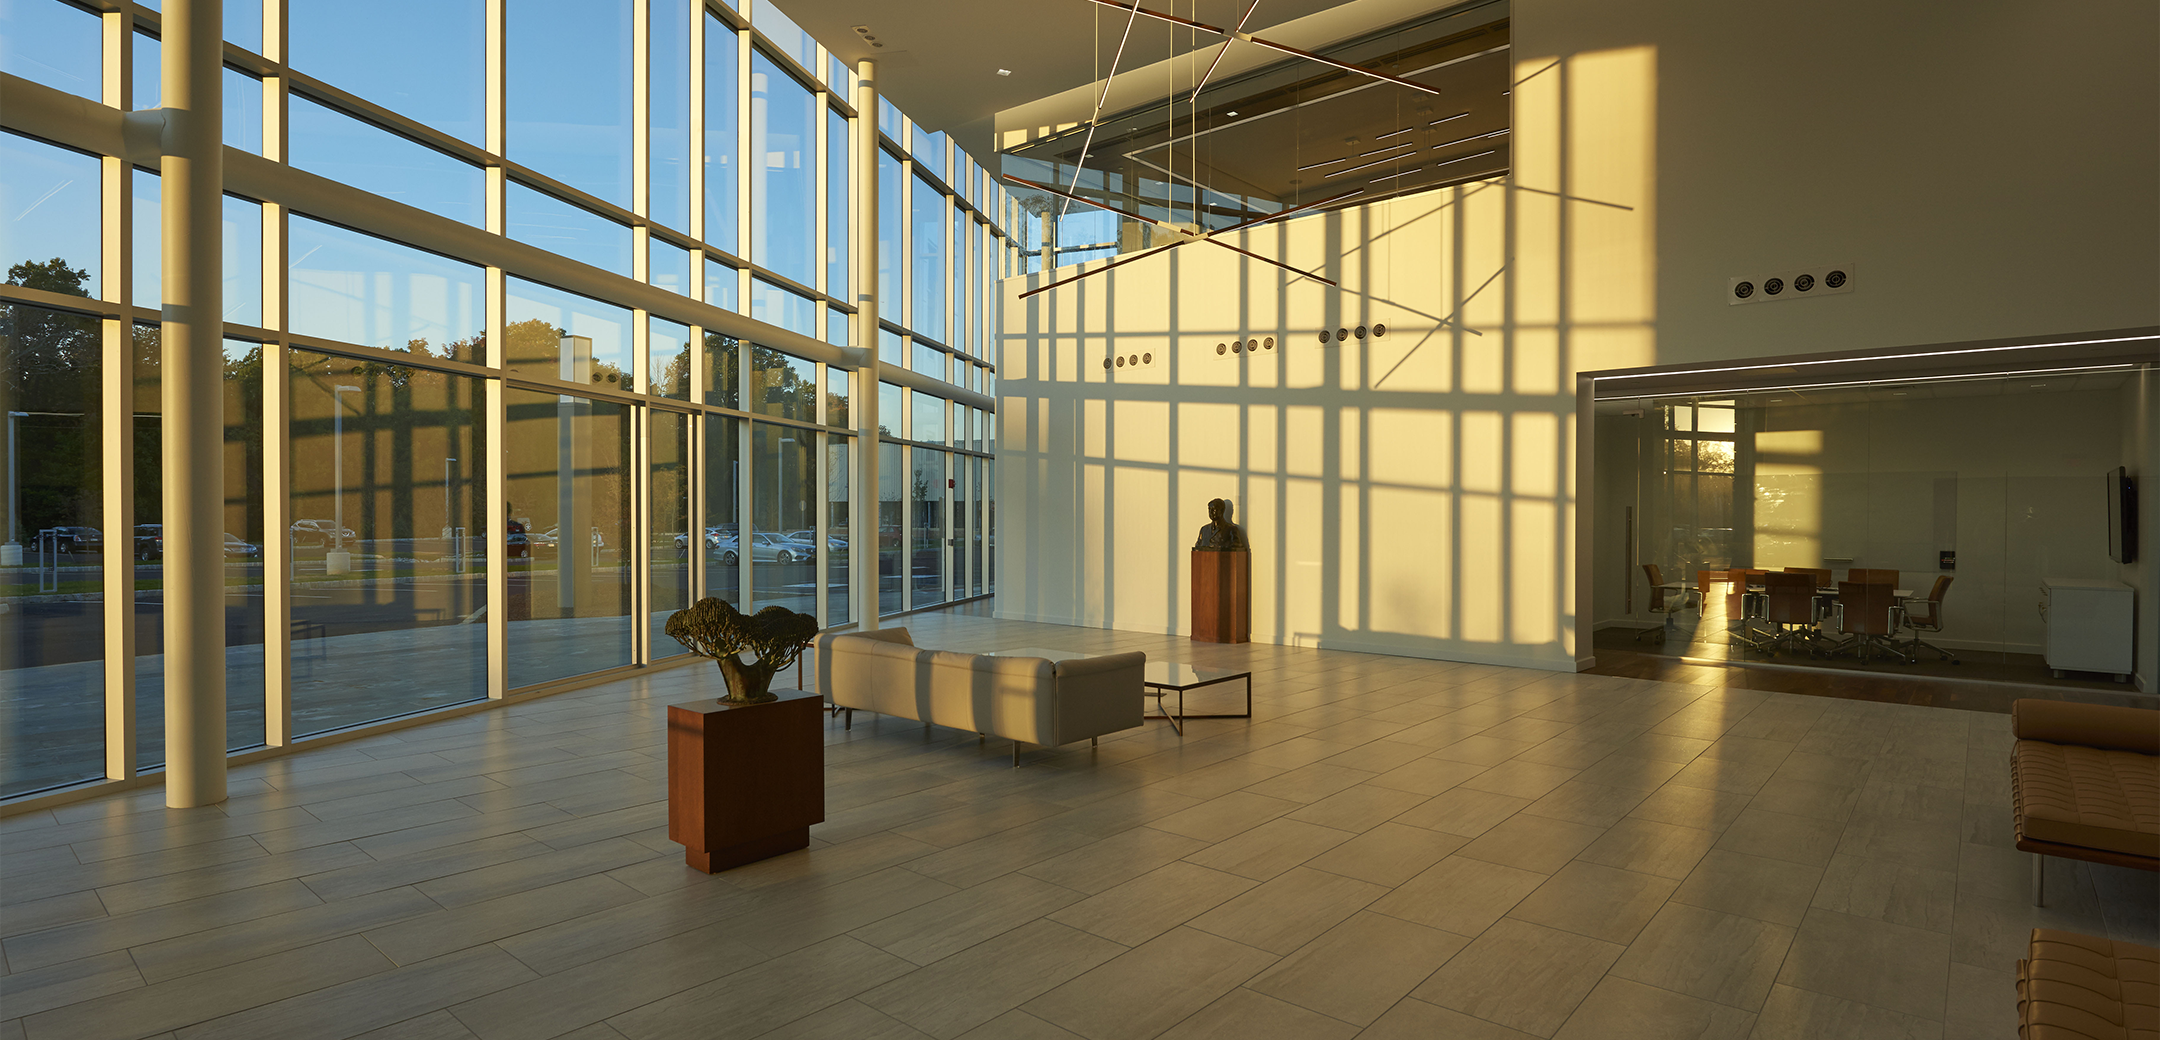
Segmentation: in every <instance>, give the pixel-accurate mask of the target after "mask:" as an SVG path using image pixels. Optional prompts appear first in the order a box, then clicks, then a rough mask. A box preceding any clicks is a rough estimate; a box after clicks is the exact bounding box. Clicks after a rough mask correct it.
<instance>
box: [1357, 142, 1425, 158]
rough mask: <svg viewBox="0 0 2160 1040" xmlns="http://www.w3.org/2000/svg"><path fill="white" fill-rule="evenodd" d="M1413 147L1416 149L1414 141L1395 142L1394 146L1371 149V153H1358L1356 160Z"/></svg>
mask: <svg viewBox="0 0 2160 1040" xmlns="http://www.w3.org/2000/svg"><path fill="white" fill-rule="evenodd" d="M1415 147H1417V142H1415V141H1397V142H1396V143H1394V144H1391V145H1388V146H1386V147H1384V148H1375V149H1373V150H1372V151H1369V152H1359V153H1358V158H1360V159H1363V158H1366V157H1368V156H1373V155H1379V154H1380V153H1381V152H1393V151H1397V150H1400V149H1403V148H1415Z"/></svg>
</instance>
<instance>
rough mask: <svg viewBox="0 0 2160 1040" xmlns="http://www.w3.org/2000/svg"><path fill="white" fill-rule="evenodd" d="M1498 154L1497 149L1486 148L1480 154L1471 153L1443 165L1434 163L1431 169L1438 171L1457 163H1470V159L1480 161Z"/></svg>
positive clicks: (1498, 150)
mask: <svg viewBox="0 0 2160 1040" xmlns="http://www.w3.org/2000/svg"><path fill="white" fill-rule="evenodd" d="M1498 154H1500V149H1498V148H1487V149H1485V150H1484V151H1482V152H1475V153H1472V154H1470V155H1465V156H1462V157H1460V158H1455V159H1449V160H1448V161H1446V162H1444V163H1434V164H1433V169H1435V170H1437V169H1439V168H1440V167H1442V166H1453V165H1455V164H1456V163H1459V162H1469V161H1470V160H1472V159H1482V158H1484V157H1486V156H1488V155H1498Z"/></svg>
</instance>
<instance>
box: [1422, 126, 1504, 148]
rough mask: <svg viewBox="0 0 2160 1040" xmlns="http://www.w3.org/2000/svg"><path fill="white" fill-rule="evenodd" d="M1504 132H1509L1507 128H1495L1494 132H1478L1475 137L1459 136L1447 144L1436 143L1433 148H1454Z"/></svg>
mask: <svg viewBox="0 0 2160 1040" xmlns="http://www.w3.org/2000/svg"><path fill="white" fill-rule="evenodd" d="M1504 133H1507V130H1505V129H1500V130H1495V131H1493V132H1492V133H1489V134H1478V135H1476V136H1474V137H1461V138H1457V139H1455V140H1453V141H1449V142H1448V143H1446V144H1436V145H1433V150H1434V151H1439V150H1440V149H1442V148H1453V147H1455V146H1456V145H1459V144H1469V143H1470V142H1472V141H1483V140H1485V139H1486V138H1489V137H1498V136H1500V135H1501V134H1504Z"/></svg>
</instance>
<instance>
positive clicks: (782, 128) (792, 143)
mask: <svg viewBox="0 0 2160 1040" xmlns="http://www.w3.org/2000/svg"><path fill="white" fill-rule="evenodd" d="M816 134H817V98H816V96H815V95H813V94H811V93H810V91H808V90H806V89H804V87H803V85H802V84H800V83H797V82H795V77H793V76H790V75H788V74H787V73H786V72H783V71H781V70H780V68H779V66H778V65H777V64H776V63H774V62H773V60H772V59H770V58H767V57H766V56H765V54H764V52H762V51H753V52H751V55H750V154H751V155H753V156H756V157H757V161H756V162H754V163H752V164H751V165H750V176H751V181H750V259H751V260H752V261H754V262H756V263H758V264H760V265H763V266H764V267H765V268H767V269H768V270H771V271H774V272H776V273H778V274H780V275H783V276H785V277H788V278H792V279H794V280H795V281H797V282H800V283H802V284H804V285H809V284H811V283H813V282H815V281H816V280H817V265H816V256H817V252H816V250H817V236H816V234H815V229H816V228H817V137H816Z"/></svg>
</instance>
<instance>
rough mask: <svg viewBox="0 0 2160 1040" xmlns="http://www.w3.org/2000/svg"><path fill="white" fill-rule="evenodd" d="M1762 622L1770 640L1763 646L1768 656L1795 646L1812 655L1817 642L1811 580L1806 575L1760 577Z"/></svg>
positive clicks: (1782, 574)
mask: <svg viewBox="0 0 2160 1040" xmlns="http://www.w3.org/2000/svg"><path fill="white" fill-rule="evenodd" d="M1762 580H1763V594H1764V595H1763V599H1764V603H1763V620H1764V621H1767V622H1769V623H1770V626H1771V634H1770V639H1769V640H1768V641H1767V642H1766V643H1765V644H1764V645H1765V647H1766V648H1767V649H1769V650H1771V651H1772V652H1775V651H1777V650H1780V649H1786V648H1790V647H1792V646H1794V645H1796V644H1798V645H1800V646H1802V647H1803V648H1804V649H1806V650H1807V651H1808V653H1810V654H1813V653H1814V652H1815V651H1816V649H1817V647H1816V645H1815V641H1816V640H1817V639H1819V638H1821V636H1820V634H1819V633H1817V632H1816V631H1815V622H1816V621H1817V618H1816V616H1815V578H1814V576H1813V575H1808V574H1795V573H1792V572H1789V571H1788V572H1785V573H1776V572H1773V573H1770V574H1765V575H1763V579H1762Z"/></svg>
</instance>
